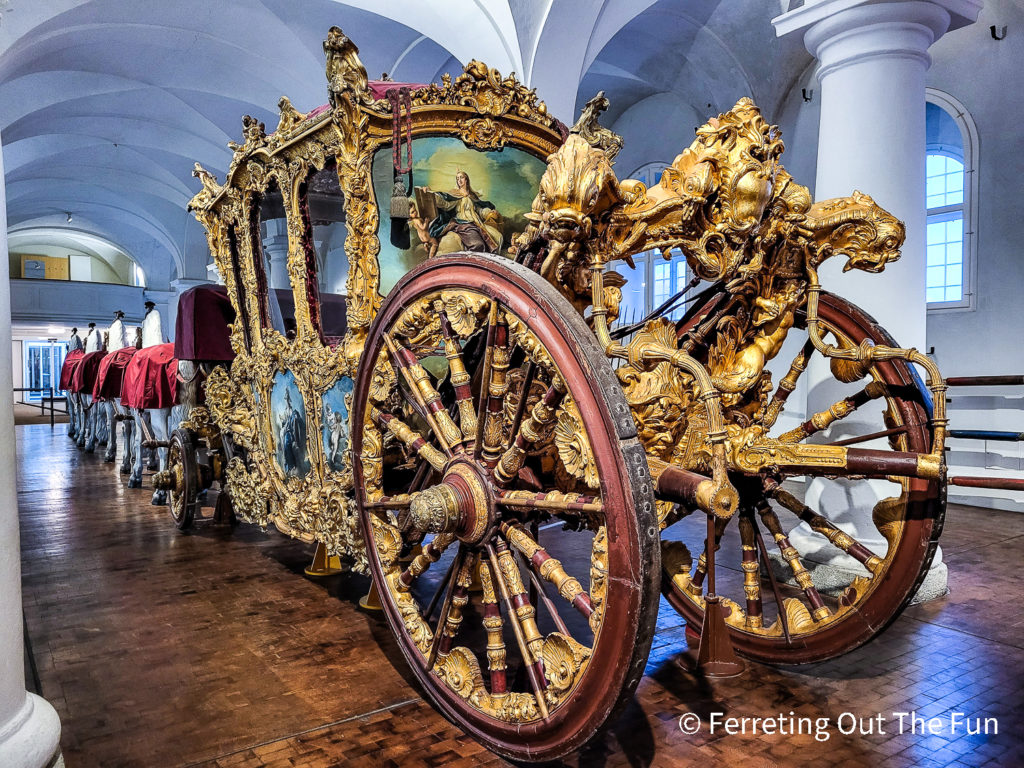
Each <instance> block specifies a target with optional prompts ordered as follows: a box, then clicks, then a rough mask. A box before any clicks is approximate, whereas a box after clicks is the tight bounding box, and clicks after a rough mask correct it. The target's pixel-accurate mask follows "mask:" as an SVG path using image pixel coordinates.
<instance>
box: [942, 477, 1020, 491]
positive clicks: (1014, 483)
mask: <svg viewBox="0 0 1024 768" xmlns="http://www.w3.org/2000/svg"><path fill="white" fill-rule="evenodd" d="M949 484H950V485H958V486H960V487H961V488H992V489H994V490H997V491H1024V479H1021V478H1014V477H951V478H949Z"/></svg>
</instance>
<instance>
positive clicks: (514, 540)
mask: <svg viewBox="0 0 1024 768" xmlns="http://www.w3.org/2000/svg"><path fill="white" fill-rule="evenodd" d="M501 532H502V533H503V534H504V535H505V537H506V538H507V539H508V540H509V542H510V543H511V544H512V546H513V547H515V549H516V550H517V551H518V552H519V553H520V554H521V555H522V556H523V558H524V559H525V560H526V562H527V563H529V565H530V567H531V569H533V570H535V571H536V572H537V573H538V574H540V576H541V578H543V579H544V580H545V581H548V582H550V583H551V584H553V585H554V586H555V589H557V590H558V594H560V595H561V596H562V597H563V598H564V599H565V600H566V602H568V603H571V604H572V606H573V607H574V608H576V610H578V611H579V612H580V613H581V614H583V617H584V618H587V619H589V618H590V615H591V614H592V613H593V612H594V604H593V603H592V602H591V600H590V595H588V594H587V592H586V590H585V589H583V585H582V584H580V582H579V580H578V579H576V578H575V577H573V576H570V575H569V574H568V573H566V571H565V568H564V567H562V563H561V561H559V560H556V559H555V558H553V557H551V555H549V554H548V553H547V551H546V550H545V549H544V548H543V547H542V546H541V545H540V544H538V543H537V542H536V541H535V540H534V538H533V537H532V536H530V534H529V533H527V531H526V529H525V528H523V527H522V526H521V525H519V524H517V523H502V524H501ZM541 593H542V594H543V590H541ZM566 634H568V633H566Z"/></svg>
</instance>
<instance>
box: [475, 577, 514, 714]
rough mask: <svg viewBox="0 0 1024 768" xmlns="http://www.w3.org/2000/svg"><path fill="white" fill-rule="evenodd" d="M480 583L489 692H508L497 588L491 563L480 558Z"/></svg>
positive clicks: (498, 693) (496, 693) (502, 624)
mask: <svg viewBox="0 0 1024 768" xmlns="http://www.w3.org/2000/svg"><path fill="white" fill-rule="evenodd" d="M480 584H481V585H482V586H483V597H482V603H483V614H484V616H483V625H484V630H485V631H486V632H487V669H488V671H489V672H490V677H491V694H492V695H500V694H503V693H507V692H508V681H507V679H506V673H505V670H506V661H505V658H506V652H505V639H504V637H503V635H502V627H503V626H504V622H503V621H502V619H501V609H500V608H499V607H498V596H497V590H496V589H495V586H494V578H493V577H492V576H491V565H490V563H488V562H487V560H485V559H484V558H482V557H481V558H480Z"/></svg>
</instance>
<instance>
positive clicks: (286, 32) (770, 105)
mask: <svg viewBox="0 0 1024 768" xmlns="http://www.w3.org/2000/svg"><path fill="white" fill-rule="evenodd" d="M7 8H8V11H7V12H5V13H2V14H0V139H2V142H3V160H4V166H5V175H6V193H7V214H8V227H9V230H10V231H11V232H12V233H13V232H18V233H20V235H19V238H20V240H21V241H22V242H25V241H28V240H31V235H30V234H29V233H31V231H33V230H39V231H41V232H47V233H49V234H48V236H50V237H52V235H53V232H54V231H55V230H65V231H66V232H67V234H68V236H69V237H73V236H74V235H75V233H79V234H83V235H94V236H96V237H99V238H101V239H103V240H106V241H109V242H110V243H113V244H115V245H116V246H117V247H118V248H120V249H122V250H123V251H124V252H125V253H127V254H130V255H131V256H132V257H133V258H134V259H135V260H136V261H137V262H138V263H139V264H140V265H141V266H142V268H143V270H144V271H145V273H146V278H147V284H148V285H150V286H151V287H156V288H160V287H166V286H167V285H168V282H169V281H170V280H171V279H173V278H174V277H176V276H188V277H202V276H204V275H205V264H206V261H207V253H206V244H205V239H204V238H203V236H202V233H201V231H200V230H199V228H198V226H197V225H196V224H195V223H194V222H193V221H192V220H191V218H190V217H189V215H188V214H187V213H186V210H185V206H186V203H187V201H188V199H189V198H190V197H191V196H192V194H194V192H195V191H196V190H197V189H198V186H197V183H196V182H195V180H194V179H193V178H192V177H191V170H192V165H193V163H194V162H196V161H199V162H201V163H202V164H203V165H204V166H206V167H207V168H208V169H210V170H211V171H213V172H214V173H216V174H217V175H218V176H221V177H222V175H223V172H224V170H225V168H226V166H227V164H228V162H229V160H230V152H229V151H228V150H227V149H226V147H225V144H226V143H227V142H228V141H229V140H231V139H237V138H238V137H239V136H240V134H241V123H240V119H241V116H242V115H243V114H252V115H254V116H255V117H257V118H258V119H260V120H263V121H264V122H266V123H267V125H268V126H269V125H275V124H276V114H277V113H276V104H277V101H278V99H279V98H280V96H281V95H287V96H288V97H289V98H290V99H291V100H292V102H293V103H294V104H295V106H296V107H297V108H298V109H299V110H303V111H305V110H307V109H310V108H312V107H314V106H317V105H319V104H321V103H323V102H324V101H326V85H325V80H324V63H323V53H322V49H321V42H322V40H323V39H324V37H325V35H326V32H327V29H328V28H329V27H330V26H331V25H332V24H337V25H339V26H341V27H342V28H343V29H344V30H345V32H346V34H347V35H348V36H349V37H351V38H352V39H353V40H354V41H355V42H356V43H357V44H358V45H359V47H360V53H361V56H362V59H363V62H364V63H365V64H366V67H367V70H368V71H369V72H370V75H371V77H376V76H379V75H380V74H381V73H382V72H388V73H389V74H390V76H391V77H392V78H393V79H395V80H405V81H415V82H426V81H432V80H436V79H438V78H439V77H440V75H441V73H443V72H452V73H457V72H459V71H460V70H461V68H462V65H463V64H464V63H465V62H467V61H469V60H470V59H473V58H477V59H481V60H483V61H486V62H487V63H488V64H489V65H491V66H493V67H497V68H498V69H499V70H501V71H502V72H503V73H506V72H509V71H513V70H514V71H515V72H516V73H517V74H518V76H519V78H520V79H521V80H522V81H523V82H525V83H526V84H528V85H529V86H531V87H535V88H537V91H538V94H539V95H540V96H541V98H543V99H544V100H545V101H546V102H547V103H548V106H549V108H550V109H551V111H552V113H553V114H555V115H556V116H558V117H560V118H561V119H562V120H563V121H565V122H567V123H572V122H573V120H574V119H575V113H576V111H577V110H578V108H579V106H581V105H582V104H583V103H584V102H585V101H586V100H587V99H588V98H589V97H590V96H592V95H593V93H594V92H596V91H597V90H600V89H604V90H605V91H606V92H607V93H608V95H609V97H610V98H611V100H612V109H611V110H610V113H609V115H608V119H607V120H606V121H605V122H606V124H609V125H612V124H614V123H615V122H616V121H617V120H618V119H619V118H620V117H622V116H623V115H626V113H627V112H630V110H631V109H632V110H634V116H635V109H636V108H638V107H637V105H641V104H642V103H643V102H644V101H645V100H649V99H651V98H652V97H659V98H664V99H667V100H669V101H670V102H678V103H680V104H685V105H688V108H689V109H690V111H691V112H694V113H696V114H700V115H705V116H706V115H707V114H708V113H710V112H715V111H718V110H721V109H727V108H728V107H729V106H731V104H732V102H733V101H734V100H735V98H737V97H739V96H743V95H753V96H755V98H756V99H758V100H759V102H760V103H761V104H762V106H763V107H765V109H766V111H767V112H768V113H769V115H771V114H772V111H773V110H774V109H777V108H778V105H779V103H780V102H781V100H782V99H783V98H785V96H786V94H787V93H788V90H789V89H790V88H791V87H792V86H793V84H794V83H795V82H796V79H797V78H798V77H799V75H800V73H801V72H802V71H803V70H804V69H806V67H807V65H808V63H809V58H808V57H807V55H806V53H804V52H803V51H802V49H800V48H799V44H798V43H796V42H794V41H789V40H784V41H778V40H776V39H775V37H774V33H773V31H772V29H771V26H770V24H769V20H770V18H771V17H772V16H774V15H777V14H778V12H779V9H780V8H779V4H778V3H768V2H764V0H587V1H586V2H584V1H583V0H216V1H215V2H211V0H164V1H163V2H139V0H88V1H85V2H83V1H82V0H10V2H9V4H8V5H7ZM709 104H710V105H712V107H711V108H709V107H708V106H707V105H709ZM635 123H636V120H633V121H632V122H629V121H625V120H624V121H623V125H626V126H627V127H628V126H630V125H634V124H635ZM655 128H656V129H658V130H667V131H671V132H672V133H673V141H674V142H675V143H676V144H677V151H678V149H681V148H682V147H683V146H685V145H686V144H688V143H689V141H690V139H691V138H692V129H693V126H692V125H685V126H655ZM626 132H627V133H628V132H629V131H628V130H627V131H626ZM676 135H678V137H679V138H678V139H676V137H675V136H676ZM626 138H627V142H628V141H629V140H630V138H631V137H630V136H629V135H627V137H626ZM651 159H655V158H651ZM669 159H670V158H669ZM624 170H625V171H626V172H628V171H629V170H630V169H624ZM68 212H71V213H72V214H73V222H72V223H70V224H69V223H68V222H67V213H68Z"/></svg>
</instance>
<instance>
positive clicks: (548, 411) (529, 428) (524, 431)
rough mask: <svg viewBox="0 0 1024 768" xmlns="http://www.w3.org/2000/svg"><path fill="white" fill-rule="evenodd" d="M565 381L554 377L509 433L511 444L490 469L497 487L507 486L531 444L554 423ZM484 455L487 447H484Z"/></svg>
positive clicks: (562, 397) (521, 400)
mask: <svg viewBox="0 0 1024 768" xmlns="http://www.w3.org/2000/svg"><path fill="white" fill-rule="evenodd" d="M527 394H528V390H527V391H524V392H523V396H522V399H520V401H519V406H520V408H521V407H522V405H523V403H524V402H525V400H526V395H527ZM565 395H566V388H565V382H563V381H562V379H561V378H560V377H555V380H554V381H553V382H552V383H551V386H549V387H548V388H547V391H546V392H545V393H544V396H543V397H542V398H541V399H540V400H538V401H537V403H535V404H534V406H533V408H532V409H530V416H529V418H527V419H526V420H525V421H523V422H522V425H521V426H520V427H519V429H518V430H516V431H515V432H512V434H513V435H514V437H513V438H512V440H511V444H510V445H509V447H508V448H507V449H506V450H505V452H504V453H502V454H501V455H500V457H499V458H498V460H497V464H496V466H495V467H494V479H495V480H497V481H498V484H499V485H508V484H509V483H511V482H512V481H513V480H514V479H515V478H516V476H517V475H518V474H519V470H520V469H521V468H522V466H523V463H524V462H525V461H526V453H527V451H528V450H529V448H530V446H531V445H534V444H535V443H537V441H538V440H540V438H541V435H542V434H543V433H544V431H545V430H546V429H547V428H548V427H550V426H551V425H552V424H554V422H555V418H556V416H557V413H558V406H559V405H561V403H562V400H563V399H564V398H565ZM484 452H485V456H486V452H487V448H486V447H485V448H484Z"/></svg>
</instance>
